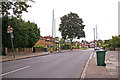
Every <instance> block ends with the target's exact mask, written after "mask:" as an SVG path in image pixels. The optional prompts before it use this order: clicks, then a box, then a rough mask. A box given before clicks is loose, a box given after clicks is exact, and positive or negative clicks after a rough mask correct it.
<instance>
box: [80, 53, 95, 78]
mask: <svg viewBox="0 0 120 80" xmlns="http://www.w3.org/2000/svg"><path fill="white" fill-rule="evenodd" d="M93 53H94V52H92V53H91V54H90V57H89V59H88V61H87V63H86V65H85V68H84V70H83V72H82V75H81V78H82V79H84V78H85V72H86V70H87V67H88V63H89V61H90V59H92V55H93Z"/></svg>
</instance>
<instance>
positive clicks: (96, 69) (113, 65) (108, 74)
mask: <svg viewBox="0 0 120 80" xmlns="http://www.w3.org/2000/svg"><path fill="white" fill-rule="evenodd" d="M109 53H110V52H109V51H108V52H107V54H109ZM117 59H118V56H117V54H112V55H107V56H106V66H97V57H94V58H92V59H90V60H89V63H88V66H87V69H86V72H85V77H84V80H87V79H88V80H92V79H94V80H97V79H98V80H99V79H101V80H118V79H119V77H118V60H117Z"/></svg>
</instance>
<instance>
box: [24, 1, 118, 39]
mask: <svg viewBox="0 0 120 80" xmlns="http://www.w3.org/2000/svg"><path fill="white" fill-rule="evenodd" d="M34 1H35V3H29V4H31V5H32V8H29V9H28V11H29V12H28V13H23V16H22V18H23V19H24V20H26V21H28V20H30V21H31V22H35V23H37V24H38V27H39V28H40V31H41V33H40V34H41V36H49V35H51V36H52V11H53V9H54V15H55V16H54V17H55V26H56V36H59V37H61V33H60V32H59V31H58V28H59V24H60V17H62V16H64V15H66V14H69V13H70V12H73V13H77V14H78V15H79V17H80V18H82V19H83V21H84V23H83V24H84V25H86V26H85V29H84V31H85V35H86V38H84V39H83V40H87V41H92V40H93V39H94V35H93V28H95V27H96V25H97V29H98V30H97V31H98V32H97V33H98V39H102V40H105V39H111V38H112V36H115V35H118V1H119V0H34ZM81 40H82V39H80V40H78V41H81Z"/></svg>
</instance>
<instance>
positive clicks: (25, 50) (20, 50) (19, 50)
mask: <svg viewBox="0 0 120 80" xmlns="http://www.w3.org/2000/svg"><path fill="white" fill-rule="evenodd" d="M4 53H5V54H6V55H12V54H13V51H12V48H5V49H4ZM29 53H33V48H15V49H14V54H15V55H19V54H29Z"/></svg>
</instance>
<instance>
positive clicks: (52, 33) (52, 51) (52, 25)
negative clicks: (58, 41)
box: [52, 10, 54, 52]
mask: <svg viewBox="0 0 120 80" xmlns="http://www.w3.org/2000/svg"><path fill="white" fill-rule="evenodd" d="M53 29H54V10H53V16H52V47H54V45H53ZM52 52H53V51H52Z"/></svg>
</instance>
